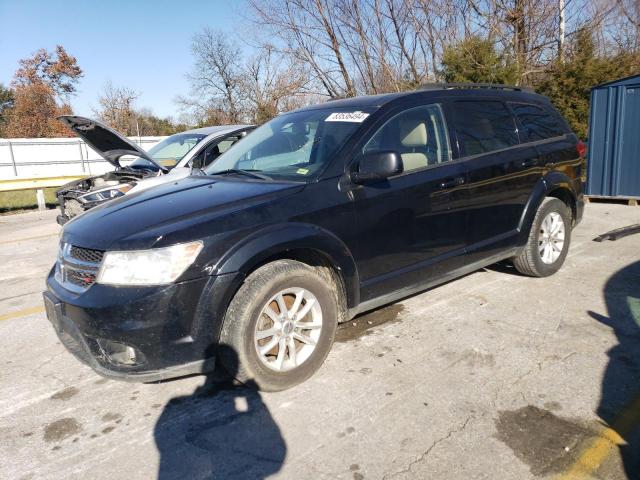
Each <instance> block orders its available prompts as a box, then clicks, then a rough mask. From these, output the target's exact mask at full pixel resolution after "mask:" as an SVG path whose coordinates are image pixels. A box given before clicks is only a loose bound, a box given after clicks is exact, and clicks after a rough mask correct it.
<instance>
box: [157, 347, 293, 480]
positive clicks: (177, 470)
mask: <svg viewBox="0 0 640 480" xmlns="http://www.w3.org/2000/svg"><path fill="white" fill-rule="evenodd" d="M221 348H226V347H221ZM233 355H234V356H235V358H237V355H235V352H233ZM154 437H155V441H156V445H157V447H158V450H159V452H160V467H159V471H158V478H159V479H160V480H169V479H187V478H188V479H262V478H266V477H268V476H269V475H272V474H274V473H276V472H278V471H279V470H280V468H281V467H282V464H283V462H284V458H285V455H286V444H285V442H284V439H283V438H282V435H281V433H280V429H279V428H278V426H277V425H276V423H275V421H274V420H273V418H272V417H271V414H270V412H269V409H268V408H267V406H266V405H265V404H264V403H263V401H262V397H261V395H260V393H259V392H258V391H257V389H256V388H254V386H252V385H246V386H239V385H236V384H234V383H233V382H232V381H230V380H229V379H228V375H225V374H222V373H220V372H219V371H217V372H214V373H212V374H211V375H209V376H208V377H207V379H206V382H205V384H204V385H203V386H202V387H199V388H197V389H196V390H195V391H194V392H193V394H192V395H186V396H182V397H176V398H173V399H171V400H170V401H169V402H168V403H167V405H166V406H165V408H164V411H163V412H162V414H161V415H160V418H159V419H158V422H157V423H156V426H155V429H154Z"/></svg>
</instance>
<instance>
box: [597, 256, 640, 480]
mask: <svg viewBox="0 0 640 480" xmlns="http://www.w3.org/2000/svg"><path fill="white" fill-rule="evenodd" d="M604 296H605V301H606V304H607V314H608V316H605V315H600V314H598V313H595V312H589V315H591V317H592V318H594V319H596V320H597V321H599V322H601V323H602V324H604V325H607V326H608V327H611V328H612V329H613V331H614V333H615V334H616V337H617V340H618V345H616V346H615V347H613V348H612V349H611V350H609V352H608V356H609V363H608V365H607V368H606V371H605V374H604V378H603V381H602V396H601V399H600V405H599V406H598V410H597V413H598V415H599V416H600V418H601V419H602V420H603V421H604V422H605V423H606V424H607V425H608V426H609V427H610V428H612V429H613V430H615V431H616V432H617V433H618V435H619V436H620V437H622V439H624V442H625V444H623V445H620V446H619V447H618V448H619V449H620V456H621V458H622V461H623V463H624V468H625V472H626V474H627V477H628V478H629V479H640V261H638V262H635V263H632V264H631V265H629V266H627V267H625V268H623V269H622V270H619V271H618V272H616V273H615V274H614V275H612V276H611V277H610V278H609V280H608V281H607V283H606V285H605V288H604Z"/></svg>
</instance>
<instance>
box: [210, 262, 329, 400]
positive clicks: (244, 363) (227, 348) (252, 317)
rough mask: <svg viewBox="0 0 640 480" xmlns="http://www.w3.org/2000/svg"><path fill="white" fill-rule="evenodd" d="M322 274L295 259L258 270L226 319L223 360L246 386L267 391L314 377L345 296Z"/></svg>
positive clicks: (223, 331) (221, 359) (230, 371)
mask: <svg viewBox="0 0 640 480" xmlns="http://www.w3.org/2000/svg"><path fill="white" fill-rule="evenodd" d="M332 286H333V284H332V283H330V282H327V280H326V278H325V276H323V275H322V274H321V271H319V270H318V269H316V268H314V267H311V266H309V265H307V264H304V263H301V262H297V261H294V260H278V261H275V262H272V263H269V264H267V265H264V266H262V267H260V268H258V269H257V270H256V271H255V272H253V273H252V274H251V275H249V276H248V277H247V279H246V280H245V282H244V283H243V285H242V286H241V287H240V289H239V290H238V292H236V294H235V296H234V297H233V300H232V301H231V303H230V305H229V308H228V309H227V313H226V315H225V321H224V325H223V327H222V332H221V338H220V344H221V346H220V354H219V360H220V363H221V364H222V366H223V367H224V368H225V369H226V370H227V371H228V372H229V374H230V375H232V376H233V377H235V378H236V379H237V380H239V381H240V382H242V383H245V384H249V385H251V386H255V387H257V388H258V389H260V390H264V391H279V390H285V389H287V388H291V387H293V386H294V385H297V384H298V383H302V382H304V381H305V380H307V379H308V378H309V377H311V376H312V375H313V374H314V373H315V372H316V371H317V370H318V369H319V368H320V366H321V365H322V363H323V362H324V360H325V359H326V357H327V355H328V353H329V350H330V349H331V346H332V344H333V339H334V335H335V331H336V326H337V322H338V318H339V316H338V312H339V308H338V305H340V302H339V295H340V294H339V292H337V291H336V290H335V288H331V287H332Z"/></svg>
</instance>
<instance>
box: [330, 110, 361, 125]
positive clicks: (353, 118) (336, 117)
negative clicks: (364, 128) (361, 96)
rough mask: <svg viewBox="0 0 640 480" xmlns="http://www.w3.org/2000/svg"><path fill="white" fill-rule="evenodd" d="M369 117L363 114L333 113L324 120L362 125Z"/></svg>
mask: <svg viewBox="0 0 640 480" xmlns="http://www.w3.org/2000/svg"><path fill="white" fill-rule="evenodd" d="M368 116H369V114H368V113H364V112H334V113H332V114H331V115H329V116H328V117H327V118H325V120H324V121H325V122H353V123H362V122H364V120H365V119H366V118H367V117H368Z"/></svg>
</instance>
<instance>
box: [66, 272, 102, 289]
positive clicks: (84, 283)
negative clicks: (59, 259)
mask: <svg viewBox="0 0 640 480" xmlns="http://www.w3.org/2000/svg"><path fill="white" fill-rule="evenodd" d="M66 274H67V275H66V277H67V278H66V280H67V281H68V282H71V283H73V284H74V285H77V286H79V287H83V288H87V287H90V286H91V285H93V284H94V283H96V276H95V274H94V273H89V272H85V271H82V270H74V269H70V268H67V269H66Z"/></svg>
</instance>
